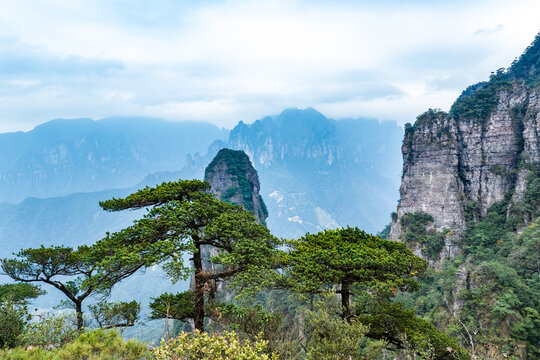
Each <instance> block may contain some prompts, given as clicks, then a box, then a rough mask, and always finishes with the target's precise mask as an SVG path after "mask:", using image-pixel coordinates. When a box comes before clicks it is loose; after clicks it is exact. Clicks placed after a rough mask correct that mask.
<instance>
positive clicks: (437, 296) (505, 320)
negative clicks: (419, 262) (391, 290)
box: [405, 202, 540, 359]
mask: <svg viewBox="0 0 540 360" xmlns="http://www.w3.org/2000/svg"><path fill="white" fill-rule="evenodd" d="M506 209H507V205H506V204H505V202H501V203H497V204H494V205H493V206H492V207H491V208H490V209H488V212H487V214H486V216H485V217H484V218H483V219H482V220H481V221H479V222H478V223H477V224H475V225H473V226H472V227H471V228H470V229H469V230H468V231H467V233H466V241H467V244H468V246H467V247H466V249H465V254H463V255H462V256H459V257H456V258H455V259H453V260H451V261H447V262H446V263H444V265H443V268H442V270H441V271H438V272H432V273H430V276H429V277H426V278H424V279H423V280H422V282H423V284H424V285H423V288H422V290H421V291H419V292H418V293H416V294H412V295H409V298H408V299H407V298H406V299H405V301H407V302H408V303H409V304H410V305H411V306H415V307H416V310H417V311H418V312H419V313H420V314H421V315H422V316H423V317H424V318H426V319H428V320H429V321H431V322H433V323H434V324H435V325H436V326H438V327H440V328H445V329H447V330H448V331H449V333H450V334H451V335H453V336H456V337H460V338H462V342H463V344H465V345H467V347H468V348H469V350H470V351H471V353H473V354H475V355H477V356H479V357H480V358H487V359H491V358H503V355H502V354H503V353H505V354H507V356H508V357H511V356H514V357H515V358H520V359H523V358H537V357H538V356H539V355H540V352H539V349H538V344H539V341H540V331H538V329H539V328H540V327H539V326H540V319H539V318H538V316H537V314H538V313H539V312H540V300H539V298H538V295H537V294H539V293H540V267H539V263H538V259H540V230H538V229H539V228H540V227H539V221H540V219H537V220H536V221H533V222H532V223H531V224H529V226H527V227H526V228H525V229H524V230H523V232H522V233H521V234H520V235H516V234H515V223H514V222H512V220H511V219H508V218H506V213H507V210H506ZM456 273H459V274H460V275H461V276H465V277H466V282H465V283H462V284H461V285H460V288H459V291H458V290H456V286H457V283H456ZM448 302H450V304H449V303H448ZM456 302H460V303H462V308H461V310H460V311H459V312H457V313H454V311H453V310H452V307H451V306H452V305H451V304H452V303H456ZM495 347H496V348H495ZM494 349H497V350H496V351H495V350H494Z"/></svg>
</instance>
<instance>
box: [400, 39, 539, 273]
mask: <svg viewBox="0 0 540 360" xmlns="http://www.w3.org/2000/svg"><path fill="white" fill-rule="evenodd" d="M539 49H540V38H539V37H538V36H537V38H536V40H535V42H534V43H533V45H531V46H530V47H529V48H528V49H527V51H526V52H525V53H524V54H523V55H522V56H521V57H520V59H519V60H518V61H515V62H514V63H513V65H512V67H511V68H510V69H508V70H506V71H505V70H504V69H500V70H498V71H497V73H495V74H494V75H492V76H491V78H490V80H489V81H487V82H483V83H479V84H476V85H473V86H471V87H469V88H467V89H466V90H465V91H464V92H463V94H462V95H461V96H460V97H459V98H458V99H457V100H456V102H455V103H454V105H453V106H452V108H451V110H450V112H449V113H446V112H443V111H440V110H429V111H427V112H426V113H424V114H422V115H420V116H419V117H418V118H417V120H416V122H415V124H414V125H411V124H407V125H406V126H405V137H404V141H403V146H402V153H403V175H402V181H401V188H400V196H401V200H400V204H399V206H398V208H397V212H396V213H395V214H394V215H393V219H392V220H393V221H392V229H391V232H390V238H392V239H394V240H402V241H407V238H409V240H410V239H412V238H413V236H408V234H412V233H414V231H413V230H411V229H414V227H416V226H420V225H421V226H423V227H424V230H423V232H422V233H423V234H425V236H424V237H423V239H425V240H426V243H424V244H411V245H412V246H413V247H414V248H416V249H417V250H418V252H419V253H421V254H423V255H424V256H425V257H426V246H431V245H433V244H431V243H430V242H429V241H428V240H427V239H431V240H433V241H435V240H434V239H436V238H437V236H438V239H439V240H438V241H439V243H438V245H437V246H435V248H438V250H439V251H438V252H436V253H433V252H432V253H431V260H433V261H434V262H435V263H438V262H439V261H440V260H442V259H444V258H445V257H452V256H454V255H455V254H456V253H458V252H459V250H460V246H459V237H460V234H462V233H463V232H464V231H465V230H466V229H467V227H468V225H469V224H471V222H472V223H474V222H475V221H478V220H479V219H481V218H482V217H483V216H484V215H485V214H486V212H487V210H488V208H489V207H491V206H492V205H493V204H495V203H497V202H500V201H503V200H505V199H506V201H507V203H508V209H509V211H510V209H511V208H512V207H515V206H516V204H518V203H519V202H520V201H521V199H522V198H523V194H524V192H525V191H526V189H527V186H528V179H529V178H530V176H531V173H532V172H535V171H537V170H535V169H537V168H538V165H539V159H540V90H539V88H538V81H539V79H540V78H539V76H538V74H539V73H540V71H538V70H540V66H538V64H539V63H540V56H539V55H540V51H539ZM523 215H524V219H523V221H524V222H525V224H526V223H527V221H528V219H527V216H526V214H523ZM415 216H416V218H415ZM415 219H416V220H415ZM411 220H414V221H411ZM417 220H418V221H417ZM420 220H422V221H424V223H423V224H420V222H419V221H420ZM529 220H530V219H529ZM411 224H412V225H411ZM419 224H420V225H419ZM430 232H431V234H432V237H431V238H430V237H429V236H428V235H429V234H430ZM426 234H428V235H426ZM437 234H439V235H437ZM440 234H445V235H444V236H440ZM431 240H430V241H431ZM427 257H428V258H430V256H427Z"/></svg>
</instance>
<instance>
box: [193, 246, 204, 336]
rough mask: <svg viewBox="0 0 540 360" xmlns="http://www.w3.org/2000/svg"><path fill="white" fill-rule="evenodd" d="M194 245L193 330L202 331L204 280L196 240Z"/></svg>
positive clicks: (200, 256)
mask: <svg viewBox="0 0 540 360" xmlns="http://www.w3.org/2000/svg"><path fill="white" fill-rule="evenodd" d="M193 240H194V241H193V242H194V243H195V248H196V249H197V250H196V252H195V253H194V254H193V267H194V268H195V289H194V297H195V299H194V300H195V304H194V305H195V314H194V316H193V321H194V323H195V329H197V330H199V331H204V279H203V273H202V271H203V268H202V254H201V245H200V244H198V241H197V239H195V238H194V239H193Z"/></svg>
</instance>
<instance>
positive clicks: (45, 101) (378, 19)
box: [0, 0, 540, 132]
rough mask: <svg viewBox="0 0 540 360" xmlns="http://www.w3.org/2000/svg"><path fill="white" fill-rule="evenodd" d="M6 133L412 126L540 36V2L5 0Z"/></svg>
mask: <svg viewBox="0 0 540 360" xmlns="http://www.w3.org/2000/svg"><path fill="white" fill-rule="evenodd" d="M0 5H1V7H2V11H1V12H0V132H4V131H15V130H28V129H31V128H32V127H33V126H35V125H36V124H39V123H42V122H45V121H48V120H50V119H54V118H74V117H91V118H94V119H98V118H102V117H108V116H116V115H137V116H153V117H161V118H165V119H170V120H201V121H209V122H212V123H214V124H217V125H219V126H223V127H227V128H231V127H233V126H234V125H235V124H236V123H237V122H238V121H239V120H244V121H245V122H252V121H254V120H256V119H258V118H261V117H263V116H265V115H271V114H276V113H279V112H281V110H282V109H284V108H287V107H300V108H304V107H307V106H311V107H314V108H316V109H318V110H319V111H321V112H322V113H324V114H325V115H327V116H329V117H333V118H341V117H354V118H356V117H372V118H378V119H381V120H388V119H391V120H396V121H398V122H399V123H401V124H402V123H404V122H410V121H414V119H415V117H416V116H417V115H418V114H420V113H421V112H423V111H424V110H426V109H428V108H430V107H431V108H442V109H443V110H448V108H449V107H450V105H451V104H452V102H453V100H454V99H455V98H456V97H457V96H458V95H459V93H460V92H461V91H462V90H463V89H464V88H465V87H466V86H468V85H470V84H472V83H475V82H478V81H481V80H485V79H487V78H488V77H489V74H490V72H491V71H494V70H496V69H498V68H500V67H503V66H508V65H509V64H510V63H511V62H512V60H513V59H514V58H515V57H517V56H519V55H520V54H521V53H522V51H523V50H524V49H525V47H527V46H528V45H529V44H530V43H531V42H532V41H533V39H534V37H535V35H536V34H537V33H538V32H539V31H540V16H539V15H540V1H538V0H532V1H529V0H512V1H497V0H489V1H472V0H469V1H434V0H431V1H428V0H425V1H419V0H417V1H377V2H376V1H313V0H306V1H295V0H287V1H261V0H257V1H192V2H188V1H167V0H159V1H157V0H155V1H149V0H146V1H143V0H141V1H133V0H123V1H112V0H107V1H75V0H51V1H40V0H0Z"/></svg>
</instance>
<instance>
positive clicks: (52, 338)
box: [21, 314, 79, 347]
mask: <svg viewBox="0 0 540 360" xmlns="http://www.w3.org/2000/svg"><path fill="white" fill-rule="evenodd" d="M78 335H79V331H78V330H77V326H76V320H75V317H74V316H73V315H71V316H70V315H60V316H52V315H49V314H45V315H43V316H42V318H41V320H39V321H35V322H31V323H29V324H28V326H27V327H26V330H25V331H24V333H23V334H22V336H21V345H26V346H29V345H32V346H53V347H60V346H62V345H64V344H66V343H68V342H70V341H72V340H74V339H75V338H76V337H77V336H78Z"/></svg>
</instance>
